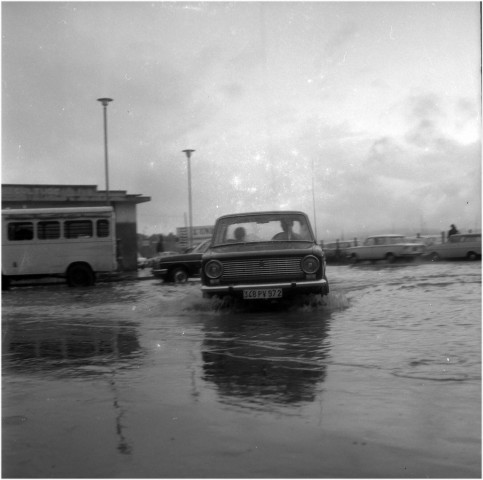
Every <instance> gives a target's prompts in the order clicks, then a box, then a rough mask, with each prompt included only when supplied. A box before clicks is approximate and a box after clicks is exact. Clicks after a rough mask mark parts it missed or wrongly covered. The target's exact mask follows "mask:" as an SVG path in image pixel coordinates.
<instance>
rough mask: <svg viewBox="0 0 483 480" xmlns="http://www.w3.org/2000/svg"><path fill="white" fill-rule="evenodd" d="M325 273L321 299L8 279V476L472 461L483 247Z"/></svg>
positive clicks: (364, 471)
mask: <svg viewBox="0 0 483 480" xmlns="http://www.w3.org/2000/svg"><path fill="white" fill-rule="evenodd" d="M327 272H328V278H329V281H330V285H331V293H330V294H329V296H328V297H326V298H325V304H324V305H322V304H315V305H288V304H282V305H280V306H272V307H270V308H251V307H247V306H245V305H243V304H235V305H231V306H229V307H225V308H220V305H218V304H217V303H216V302H213V301H211V300H207V299H203V298H202V297H201V293H200V286H199V283H198V282H196V281H193V282H190V283H188V284H185V285H180V286H173V285H166V284H164V285H163V284H162V282H160V281H159V280H156V279H154V278H149V279H144V280H142V281H140V280H137V281H134V280H133V281H127V282H120V283H104V284H102V283H99V284H98V285H97V286H96V287H94V288H87V289H69V288H68V287H66V286H65V285H63V284H59V285H47V286H36V287H18V288H12V290H11V291H9V292H6V293H4V295H3V298H2V313H3V315H2V328H3V330H2V334H3V337H2V347H3V350H2V359H3V398H2V400H3V403H2V417H3V428H2V436H3V442H2V449H3V452H2V460H3V461H2V474H3V477H4V478H5V477H23V478H32V477H57V478H60V477H62V478H65V477H115V478H120V477H127V478H133V477H135V478H140V477H143V478H153V477H178V478H179V477H198V478H199V477H205V478H206V477H210V478H218V477H224V478H235V477H237V478H240V477H250V478H264V477H276V478H288V477H291V478H294V477H298V478H300V477H319V478H320V477H330V478H350V477H352V478H364V477H365V478H367V477H371V478H374V477H392V478H401V477H410V478H414V477H432V478H448V477H452V478H463V477H464V478H475V477H481V468H480V460H481V263H480V262H475V263H471V262H441V263H434V264H432V263H421V264H411V265H397V264H396V265H380V266H374V265H357V266H330V265H329V266H328V270H327Z"/></svg>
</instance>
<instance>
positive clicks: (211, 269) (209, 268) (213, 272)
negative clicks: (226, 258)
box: [205, 260, 223, 278]
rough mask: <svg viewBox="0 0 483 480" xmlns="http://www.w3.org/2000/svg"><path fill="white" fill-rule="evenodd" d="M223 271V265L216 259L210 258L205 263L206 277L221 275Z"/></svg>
mask: <svg viewBox="0 0 483 480" xmlns="http://www.w3.org/2000/svg"><path fill="white" fill-rule="evenodd" d="M222 273H223V265H222V264H221V262H219V261H218V260H210V261H209V262H208V263H207V264H206V265H205V274H206V276H207V277H208V278H218V277H221V274H222Z"/></svg>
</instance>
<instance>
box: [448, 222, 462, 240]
mask: <svg viewBox="0 0 483 480" xmlns="http://www.w3.org/2000/svg"><path fill="white" fill-rule="evenodd" d="M456 233H460V232H459V231H458V229H457V228H456V226H455V225H451V228H450V229H449V232H448V238H449V237H451V235H455V234H456Z"/></svg>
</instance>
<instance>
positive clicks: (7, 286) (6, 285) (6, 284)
mask: <svg viewBox="0 0 483 480" xmlns="http://www.w3.org/2000/svg"><path fill="white" fill-rule="evenodd" d="M5 290H10V279H9V278H8V277H7V276H5V275H2V292H3V291H5Z"/></svg>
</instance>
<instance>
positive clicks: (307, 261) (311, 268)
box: [301, 255, 320, 273]
mask: <svg viewBox="0 0 483 480" xmlns="http://www.w3.org/2000/svg"><path fill="white" fill-rule="evenodd" d="M319 265H320V262H319V259H318V258H317V257H314V256H313V255H307V256H306V257H304V258H303V260H302V265H301V266H302V270H303V271H304V272H305V273H315V272H316V271H317V270H318V269H319Z"/></svg>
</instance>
